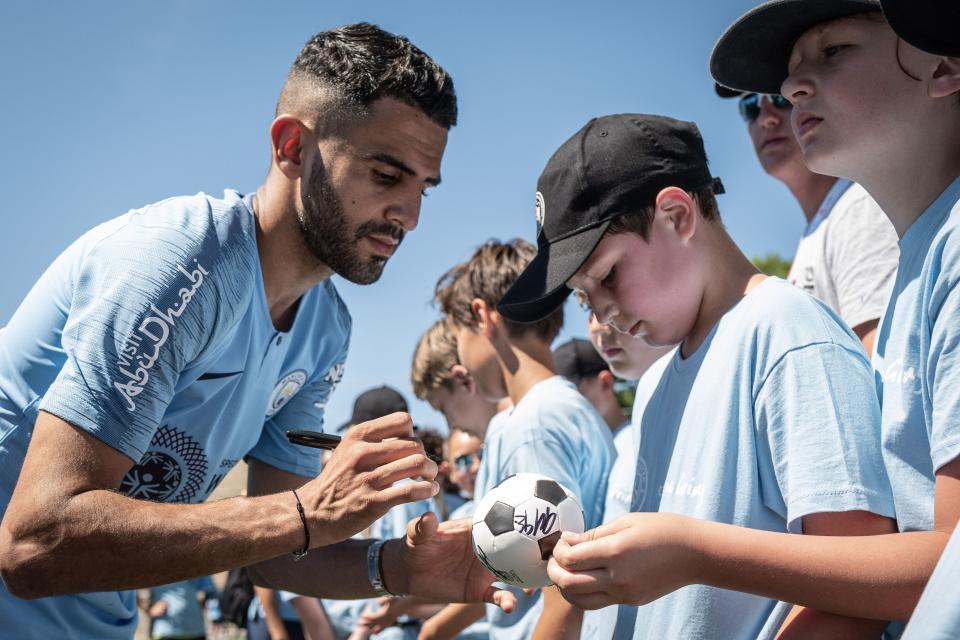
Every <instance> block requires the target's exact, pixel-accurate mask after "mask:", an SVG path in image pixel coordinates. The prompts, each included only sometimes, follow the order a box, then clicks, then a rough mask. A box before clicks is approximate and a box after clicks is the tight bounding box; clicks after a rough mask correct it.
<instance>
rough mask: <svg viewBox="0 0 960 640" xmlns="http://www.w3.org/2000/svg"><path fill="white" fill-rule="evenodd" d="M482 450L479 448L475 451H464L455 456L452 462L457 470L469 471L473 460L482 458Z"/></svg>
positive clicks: (478, 460)
mask: <svg viewBox="0 0 960 640" xmlns="http://www.w3.org/2000/svg"><path fill="white" fill-rule="evenodd" d="M482 451H483V450H482V449H481V450H480V451H477V452H476V453H465V454H463V455H462V456H457V457H456V458H454V459H453V464H454V465H456V467H457V470H458V471H469V470H470V468H471V467H472V466H473V465H474V462H475V461H476V462H480V460H482V459H483V455H482Z"/></svg>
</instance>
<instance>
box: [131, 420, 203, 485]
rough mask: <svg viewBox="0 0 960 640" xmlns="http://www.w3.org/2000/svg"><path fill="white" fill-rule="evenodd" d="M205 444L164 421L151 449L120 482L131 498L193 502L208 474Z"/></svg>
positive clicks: (155, 435)
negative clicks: (201, 444) (164, 423)
mask: <svg viewBox="0 0 960 640" xmlns="http://www.w3.org/2000/svg"><path fill="white" fill-rule="evenodd" d="M207 466H208V465H207V456H206V454H205V453H204V451H203V447H201V446H200V443H199V442H197V441H196V440H195V439H193V438H192V437H190V436H188V435H187V434H186V433H184V432H183V431H180V430H179V429H176V428H174V427H171V426H169V425H165V426H162V427H160V428H159V429H157V432H156V433H155V434H154V435H153V439H152V440H151V441H150V447H149V449H148V451H147V452H146V453H145V454H143V457H142V458H140V462H138V463H137V464H136V465H134V466H133V468H132V469H130V471H128V472H127V475H125V476H124V477H123V480H122V481H121V482H120V491H122V492H123V493H125V494H127V495H128V496H130V497H131V498H140V499H143V500H157V501H160V502H194V501H195V499H197V498H204V497H205V495H200V489H201V487H202V486H203V479H204V477H205V476H206V474H207Z"/></svg>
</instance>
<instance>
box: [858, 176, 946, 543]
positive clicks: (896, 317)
mask: <svg viewBox="0 0 960 640" xmlns="http://www.w3.org/2000/svg"><path fill="white" fill-rule="evenodd" d="M958 200H960V178H957V179H956V180H954V182H953V184H951V185H950V186H949V187H948V188H947V189H946V191H944V192H943V193H942V194H941V195H940V197H939V198H937V200H936V201H934V203H933V204H931V205H930V206H929V207H928V208H927V210H926V211H925V212H924V213H923V214H922V215H921V216H920V217H919V218H917V220H915V221H914V223H913V224H912V225H910V228H909V229H907V232H906V233H905V234H904V235H903V237H902V238H901V239H900V267H899V269H898V271H897V277H896V280H895V281H894V285H893V293H892V294H891V297H890V302H889V304H888V305H887V310H886V312H885V313H884V315H883V318H882V319H881V321H880V327H879V329H878V331H877V339H876V343H875V347H874V355H873V364H874V368H875V369H876V382H877V389H878V392H879V394H880V399H881V407H882V415H883V455H884V462H885V464H886V467H887V473H888V475H889V476H890V483H891V485H892V486H893V496H894V502H895V504H896V507H897V525H898V526H899V528H900V530H901V531H928V530H930V529H932V528H933V498H934V483H935V478H934V474H935V473H936V471H937V469H939V468H940V467H942V466H943V465H945V464H947V463H948V462H950V461H952V460H953V459H954V458H956V457H957V455H958V454H960V420H958V416H960V286H958V283H960V233H958V225H960V204H958Z"/></svg>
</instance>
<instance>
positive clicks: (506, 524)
mask: <svg viewBox="0 0 960 640" xmlns="http://www.w3.org/2000/svg"><path fill="white" fill-rule="evenodd" d="M563 531H573V532H576V533H582V532H583V509H582V508H581V507H580V503H579V502H577V499H576V497H575V496H574V495H573V494H572V493H571V492H570V490H569V489H567V488H566V487H564V486H563V485H562V484H560V483H559V482H557V481H556V480H552V479H550V478H548V477H546V476H542V475H539V474H536V473H518V474H516V475H512V476H510V477H509V478H507V479H505V480H504V481H503V482H501V483H500V484H498V485H497V486H496V487H494V488H493V490H492V491H490V493H488V494H487V495H485V496H484V497H483V499H482V500H480V502H479V504H477V509H476V511H474V513H473V551H474V552H475V553H476V554H477V558H479V559H480V562H482V563H483V566H485V567H486V568H487V569H489V570H490V572H491V573H492V574H493V575H494V576H496V578H497V579H498V580H501V581H503V582H506V583H508V584H512V585H516V586H518V587H528V588H538V587H545V586H547V585H548V584H550V578H549V577H548V576H547V560H549V559H550V554H551V553H553V547H554V546H556V544H557V541H558V540H560V533H561V532H563Z"/></svg>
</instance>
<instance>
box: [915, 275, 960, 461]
mask: <svg viewBox="0 0 960 640" xmlns="http://www.w3.org/2000/svg"><path fill="white" fill-rule="evenodd" d="M945 263H946V264H943V265H942V270H941V274H943V275H944V276H946V277H941V278H940V279H939V282H940V285H939V286H938V287H937V288H935V289H934V291H933V294H932V296H931V308H930V310H929V318H930V319H931V324H932V326H931V327H930V328H929V329H930V351H929V356H928V358H927V362H926V363H925V365H924V366H925V367H926V371H925V375H924V377H925V378H926V380H927V384H925V385H923V386H922V389H923V390H924V393H925V394H927V395H928V397H927V398H924V403H925V404H928V406H930V407H931V415H932V420H931V429H930V431H931V432H930V434H929V436H930V456H931V458H932V460H933V470H934V471H938V470H939V469H940V467H942V466H944V465H945V464H947V463H948V462H951V461H953V460H954V459H956V458H957V456H960V322H958V319H960V284H958V282H960V259H957V258H949V259H947V260H945ZM944 271H946V272H947V273H944ZM947 274H949V275H947Z"/></svg>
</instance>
